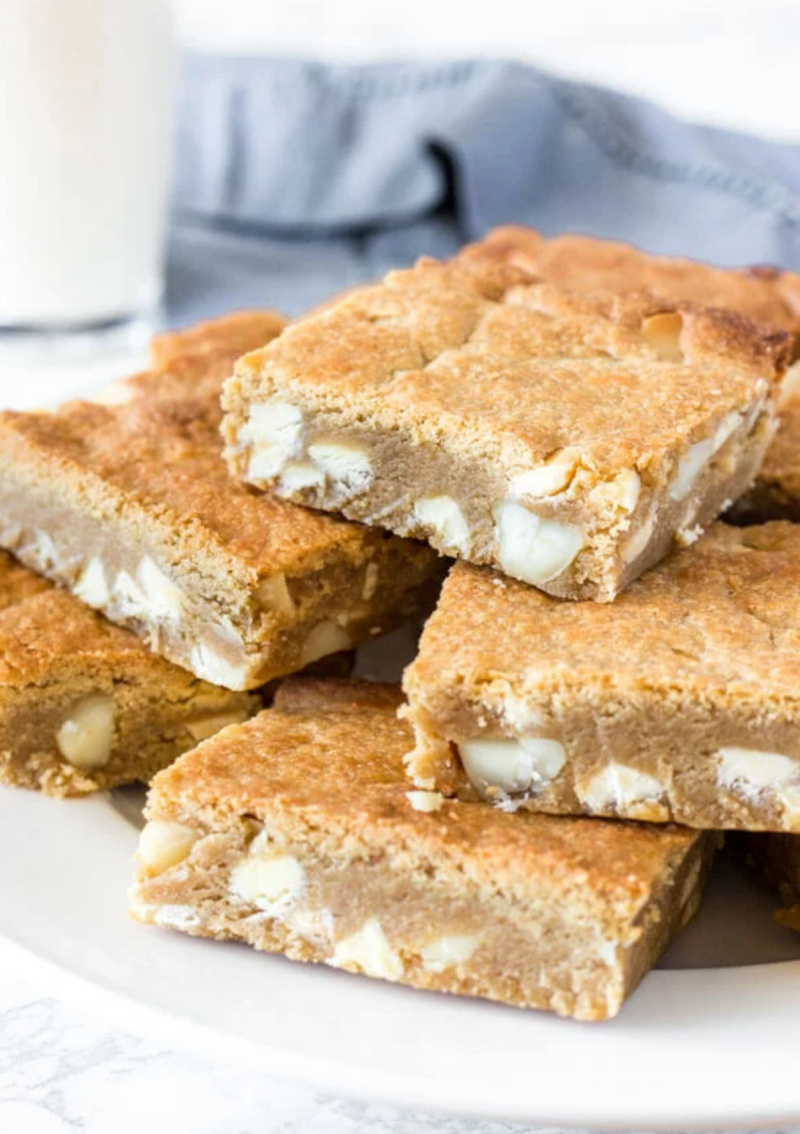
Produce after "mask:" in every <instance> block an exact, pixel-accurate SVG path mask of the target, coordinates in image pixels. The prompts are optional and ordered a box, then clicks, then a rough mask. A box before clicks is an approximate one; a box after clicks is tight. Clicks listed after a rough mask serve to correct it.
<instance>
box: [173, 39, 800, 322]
mask: <svg viewBox="0 0 800 1134" xmlns="http://www.w3.org/2000/svg"><path fill="white" fill-rule="evenodd" d="M505 223H522V224H528V225H531V226H533V227H535V228H539V229H541V230H542V231H543V232H545V233H547V234H553V233H556V232H561V231H565V230H572V231H579V232H586V233H590V234H593V235H595V236H602V237H616V238H619V239H623V240H629V241H632V242H633V243H635V244H638V245H640V246H641V247H643V248H646V249H648V250H650V251H653V252H664V253H674V254H682V255H688V256H692V257H695V258H698V259H705V260H709V261H712V262H716V263H719V264H725V265H735V264H747V263H764V262H769V263H778V264H781V265H783V266H785V267H790V268H795V269H800V145H781V144H777V143H773V142H767V141H763V140H761V139H758V138H754V137H747V136H745V135H741V134H736V133H733V132H729V131H724V130H718V129H712V128H709V127H704V126H696V125H690V124H688V123H685V122H681V121H679V120H677V119H675V118H674V117H671V116H670V115H669V114H666V113H664V112H663V111H661V110H659V109H658V108H657V107H655V106H653V105H651V104H650V103H648V102H644V101H641V100H638V99H633V98H629V97H627V96H624V95H621V94H617V93H614V92H612V91H608V90H602V89H600V88H597V87H592V86H588V85H585V84H581V83H573V82H569V81H566V80H564V79H560V78H555V77H553V76H551V75H547V74H544V73H543V72H541V71H538V70H536V69H535V68H533V67H529V66H525V65H522V64H520V63H513V62H500V61H490V60H484V61H471V62H461V63H446V64H432V63H381V64H375V65H358V66H345V65H326V64H320V63H313V62H307V61H301V60H288V59H269V58H251V57H247V58H232V57H229V56H226V57H221V56H220V57H216V56H196V55H190V56H187V57H186V58H185V59H184V61H183V67H182V75H181V83H180V91H179V105H178V131H177V154H176V169H175V187H174V199H173V219H172V227H171V233H170V250H169V260H168V276H167V318H168V322H169V323H170V324H171V325H181V324H185V323H189V322H192V321H194V320H196V319H200V318H205V317H208V316H211V315H215V314H218V313H220V312H222V311H225V310H229V309H231V308H235V307H242V306H259V305H267V306H273V307H277V308H280V309H281V310H283V311H285V312H287V313H288V314H295V313H298V312H300V311H302V310H304V309H305V308H307V307H310V306H312V305H313V304H315V303H318V302H319V301H320V300H322V299H324V298H326V297H327V296H328V295H330V294H331V293H333V292H334V291H337V290H341V289H343V288H345V287H349V286H352V285H353V284H355V283H359V282H362V281H365V280H369V279H374V278H376V277H377V276H379V275H381V274H382V273H383V272H384V271H386V270H387V269H388V268H389V267H393V266H400V265H403V264H409V263H411V262H413V261H414V260H415V259H416V257H417V256H419V255H422V254H423V253H427V254H430V255H435V256H442V255H448V254H450V253H451V252H453V251H454V250H455V249H456V248H457V247H459V245H461V244H462V243H464V242H465V241H467V240H474V239H476V238H478V237H480V236H481V235H482V234H483V233H484V232H485V231H486V230H487V229H489V228H491V227H492V226H493V225H497V224H505Z"/></svg>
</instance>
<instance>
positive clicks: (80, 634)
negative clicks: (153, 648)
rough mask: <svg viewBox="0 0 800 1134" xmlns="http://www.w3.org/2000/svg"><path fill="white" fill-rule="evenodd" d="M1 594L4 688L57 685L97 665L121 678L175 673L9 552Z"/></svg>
mask: <svg viewBox="0 0 800 1134" xmlns="http://www.w3.org/2000/svg"><path fill="white" fill-rule="evenodd" d="M0 593H2V609H0V685H18V684H20V683H21V684H38V683H40V682H43V681H49V682H52V681H54V680H56V679H58V678H59V677H60V676H64V675H69V674H70V673H76V672H80V671H82V670H86V669H91V668H92V667H93V665H94V664H96V663H100V664H102V665H111V666H117V667H119V669H120V672H121V673H126V672H127V673H130V672H131V671H133V670H144V671H151V672H152V673H153V674H159V675H160V676H162V677H163V679H164V680H167V679H168V678H169V677H170V675H171V673H172V672H173V670H174V667H173V666H171V665H170V664H169V662H165V661H163V660H162V659H161V658H156V657H155V656H154V655H153V654H151V653H150V652H149V650H147V649H146V647H145V646H144V645H143V644H142V643H141V642H140V641H139V639H138V638H136V637H135V636H134V635H133V634H131V633H129V632H128V631H127V630H123V629H121V628H120V627H119V626H114V625H113V624H112V623H110V622H107V621H106V620H105V619H104V618H101V617H100V615H98V614H95V612H94V611H93V610H90V609H89V607H87V606H84V605H83V603H81V602H78V600H77V599H76V598H74V597H73V596H72V595H70V594H67V593H66V592H65V591H61V590H58V589H57V588H55V587H53V586H52V584H50V583H48V582H47V580H46V579H43V578H41V576H39V575H35V574H34V573H33V572H32V571H28V570H27V568H25V567H23V566H22V565H21V564H19V563H17V562H16V561H15V560H14V559H13V558H12V557H11V556H10V555H9V554H8V553H7V552H5V551H2V552H0ZM176 672H180V671H176Z"/></svg>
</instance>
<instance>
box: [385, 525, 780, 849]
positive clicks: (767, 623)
mask: <svg viewBox="0 0 800 1134" xmlns="http://www.w3.org/2000/svg"><path fill="white" fill-rule="evenodd" d="M799 608H800V527H798V526H797V525H793V524H789V523H785V522H776V523H773V524H767V525H764V526H756V527H750V528H734V527H730V526H728V525H726V524H722V523H720V524H716V525H714V527H712V529H711V530H710V532H709V533H708V534H707V535H706V536H705V537H703V538H701V539H700V540H699V541H698V542H697V543H695V544H693V545H691V546H690V547H688V548H686V549H684V550H682V551H680V552H678V553H675V554H673V555H672V556H670V557H668V558H667V559H666V560H664V561H663V562H662V563H661V564H659V566H658V567H656V568H655V569H653V570H652V571H650V572H647V573H646V574H644V575H643V576H642V577H641V578H640V579H638V580H637V581H636V582H635V583H633V584H632V585H631V587H630V588H629V589H628V590H627V591H626V592H625V593H624V594H623V595H621V596H620V597H619V598H618V599H617V600H616V602H614V603H613V604H611V605H604V606H598V605H596V604H589V603H580V604H568V603H561V602H557V601H554V600H553V599H552V598H548V597H547V596H545V595H542V594H539V593H538V592H536V591H534V590H532V589H531V588H527V587H524V586H523V585H521V584H518V583H515V582H514V581H512V580H510V579H504V578H502V577H500V576H499V575H497V574H495V573H492V572H490V571H486V570H480V569H477V568H474V567H467V566H465V565H462V564H457V565H456V566H455V567H454V568H453V570H452V571H451V573H450V576H449V577H448V579H447V581H446V582H445V585H444V588H443V591H442V595H441V599H440V602H439V605H438V607H437V609H436V611H435V613H434V614H433V616H432V617H431V618H430V619H429V621H428V622H427V624H426V627H425V630H424V632H423V635H422V639H421V642H420V648H419V653H418V655H417V658H416V659H415V661H414V662H412V664H411V665H410V666H409V667H408V668H407V669H406V672H405V674H404V681H403V683H404V688H405V691H406V695H407V697H408V700H409V705H408V708H407V709H406V710H405V712H406V713H407V715H408V718H409V720H410V721H411V722H412V723H413V725H414V729H415V734H416V743H415V748H414V752H413V754H412V755H411V756H410V757H409V761H408V766H409V771H410V774H411V777H412V779H413V780H414V781H415V782H416V783H418V784H419V785H420V786H425V787H434V788H436V789H438V790H440V791H445V792H447V793H452V794H458V795H459V796H461V797H462V798H468V799H474V798H476V797H482V798H486V799H490V800H493V801H494V802H495V803H497V804H499V805H502V806H510V807H513V808H517V807H523V808H529V809H531V810H536V811H545V812H548V813H550V814H572V815H574V814H587V815H593V816H605V817H611V816H618V817H620V818H626V819H646V820H651V821H655V822H666V821H674V822H678V823H682V824H685V825H686V826H689V827H695V828H699V829H711V830H715V829H742V830H751V831H759V830H767V831H800V797H798V795H797V791H798V785H800V695H798V687H797V672H798V666H799V665H800V618H799V617H798V609H799ZM497 741H501V742H502V743H501V744H499V745H497V744H496V742H497ZM486 742H492V743H489V744H488V747H487V744H486ZM553 746H554V747H553ZM476 761H477V763H476ZM503 761H505V763H504V762H503ZM508 761H516V763H512V764H509V763H508ZM520 761H522V763H519V762H520ZM525 761H527V763H526V762H525ZM509 768H511V769H512V770H511V771H509ZM526 768H527V769H528V771H527V772H526V771H524V769H526Z"/></svg>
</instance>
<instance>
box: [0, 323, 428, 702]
mask: <svg viewBox="0 0 800 1134" xmlns="http://www.w3.org/2000/svg"><path fill="white" fill-rule="evenodd" d="M281 325H282V323H281V321H280V320H279V319H278V318H277V317H276V316H274V315H270V314H261V315H259V314H258V313H250V314H248V315H246V316H239V317H233V318H229V319H223V320H219V321H217V322H215V323H213V324H206V325H204V326H203V328H201V329H199V330H195V331H190V332H184V333H183V335H181V336H178V337H177V338H175V337H170V338H167V339H162V340H160V341H159V342H157V344H156V348H155V353H156V357H157V358H158V359H159V361H160V362H161V363H162V366H161V368H160V369H156V370H154V371H153V372H151V373H147V374H144V375H139V376H136V377H134V378H132V379H130V380H128V381H126V382H123V383H120V384H118V385H117V387H116V389H115V391H114V393H113V396H112V397H110V398H108V399H107V403H108V402H112V403H115V404H107V403H106V404H92V403H88V402H72V403H69V404H67V405H65V406H63V407H61V408H60V409H59V410H57V411H56V412H55V413H50V414H48V413H29V414H18V413H17V414H15V413H5V414H2V415H0V545H2V546H3V547H6V548H8V549H10V550H12V551H13V552H14V553H15V554H16V555H17V556H18V557H19V558H20V559H21V560H23V561H24V562H25V563H26V564H27V565H28V566H30V567H32V568H34V569H35V570H37V571H39V572H41V573H42V574H45V575H47V576H48V577H50V578H51V579H54V580H55V581H57V582H59V583H61V584H62V585H63V586H66V587H68V588H70V589H71V590H72V591H73V592H74V593H75V594H76V595H77V596H78V597H79V598H80V599H82V600H83V601H84V602H85V603H87V604H88V605H90V606H92V607H94V608H95V609H97V610H100V611H102V612H103V613H104V614H106V615H107V616H108V617H109V618H111V619H112V620H114V621H116V622H119V623H121V624H123V625H125V626H128V627H130V628H131V629H133V630H134V631H136V632H137V633H138V634H140V635H141V636H142V638H143V639H144V640H145V641H146V642H147V644H148V645H149V646H150V647H151V648H152V649H153V650H155V651H156V652H158V653H161V654H163V655H164V656H165V657H167V658H168V659H170V660H171V661H173V662H176V663H178V664H179V665H182V666H185V667H186V668H187V669H189V670H191V671H192V672H193V673H194V674H195V675H196V676H198V677H201V678H204V679H206V680H208V681H211V682H213V683H214V684H216V685H223V686H226V687H227V688H230V689H245V688H253V687H255V686H258V685H261V684H263V683H264V682H266V681H268V680H270V679H271V678H273V677H275V676H279V675H283V674H286V673H289V672H292V671H293V670H297V669H300V668H302V667H304V666H306V665H307V664H309V663H310V662H313V661H314V660H316V659H317V658H320V657H323V656H326V655H328V654H332V653H337V652H339V651H341V650H346V649H349V648H351V647H352V646H354V645H356V644H358V643H359V642H361V641H364V640H366V639H368V638H370V637H371V636H372V635H375V634H378V633H381V632H382V631H384V630H387V629H390V628H392V627H393V626H395V625H396V624H398V623H400V622H402V621H404V620H405V619H407V618H409V617H414V616H417V615H419V614H421V613H424V612H425V611H426V610H427V609H428V608H429V605H430V604H431V602H432V599H433V597H434V594H435V583H436V581H437V577H438V575H439V574H440V572H441V568H440V565H439V563H438V562H437V559H436V556H435V554H434V553H433V552H432V551H431V549H430V548H428V547H427V546H425V545H424V544H422V543H414V542H411V541H408V540H401V539H399V538H396V537H389V538H387V536H386V535H385V534H384V533H383V532H379V531H375V530H372V529H368V528H365V527H361V526H359V525H356V524H350V523H346V522H344V521H342V520H340V519H335V518H332V517H329V516H323V515H319V514H314V513H311V512H308V511H306V510H305V509H302V508H297V507H295V506H294V505H291V504H287V503H285V502H284V501H281V500H276V499H274V498H272V497H271V496H267V495H258V496H256V495H255V494H253V493H251V492H250V491H248V490H247V489H246V488H245V487H243V486H242V485H240V484H237V483H235V482H233V481H232V480H231V479H230V478H229V476H228V474H227V470H226V468H225V464H224V461H223V459H222V453H221V447H222V443H221V438H220V434H219V421H220V416H221V411H220V407H219V393H220V387H221V384H222V380H223V377H224V375H225V374H227V373H229V372H230V368H231V366H232V365H233V361H234V359H235V357H236V356H237V355H238V354H239V353H241V351H242V350H243V349H244V347H245V345H246V344H248V345H249V346H251V347H252V346H255V345H256V344H257V343H263V342H264V341H265V339H266V338H267V337H269V334H275V333H277V332H278V330H279V329H280V327H281Z"/></svg>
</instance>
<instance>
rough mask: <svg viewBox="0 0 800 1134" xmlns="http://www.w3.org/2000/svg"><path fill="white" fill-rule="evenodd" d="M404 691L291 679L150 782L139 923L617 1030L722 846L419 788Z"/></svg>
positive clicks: (136, 895) (135, 907)
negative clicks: (409, 766) (410, 770)
mask: <svg viewBox="0 0 800 1134" xmlns="http://www.w3.org/2000/svg"><path fill="white" fill-rule="evenodd" d="M399 703H400V695H399V691H398V690H396V689H390V688H387V687H376V686H369V685H366V684H365V683H351V682H324V681H320V680H316V681H311V682H310V683H309V681H308V680H307V679H300V678H298V679H294V680H293V681H292V682H290V683H289V685H288V688H287V690H285V691H284V692H283V693H282V692H281V691H280V690H279V692H278V696H277V699H276V706H275V707H274V708H273V709H270V710H267V711H264V712H262V713H261V714H259V715H258V716H257V717H254V718H253V719H252V720H251V721H250V722H248V723H247V724H245V725H242V726H235V727H232V728H228V729H225V730H224V731H223V732H222V733H220V734H219V735H218V737H216V738H213V739H211V740H210V741H206V742H205V743H203V744H201V745H199V746H198V747H197V748H196V749H195V750H194V751H193V752H191V753H190V754H188V755H187V756H185V757H183V758H182V759H181V760H179V761H178V762H177V763H176V764H175V765H173V767H172V768H171V769H168V770H167V771H165V772H163V773H161V774H160V775H159V776H157V777H156V778H155V780H154V782H153V784H152V787H151V791H150V795H149V799H148V804H147V811H146V815H147V820H148V822H147V825H146V826H145V828H144V830H143V832H142V835H141V839H140V844H139V853H138V868H137V879H136V883H135V885H134V887H133V890H132V894H131V911H132V913H133V915H134V917H136V918H138V919H139V920H140V921H144V922H150V923H153V924H155V925H160V926H167V927H171V928H174V929H179V930H181V931H182V932H184V933H189V934H195V935H198V936H203V937H216V938H219V939H222V940H235V941H244V942H246V943H247V944H249V945H252V946H255V948H257V949H262V950H266V951H268V952H273V953H284V954H286V956H288V957H291V958H292V959H294V960H300V961H317V962H322V963H324V964H327V965H332V966H334V967H335V968H341V969H347V970H349V971H351V972H356V973H363V974H365V975H367V976H371V977H379V978H382V979H384V980H390V981H398V982H400V983H403V984H408V985H412V986H414V987H416V988H426V989H438V990H440V991H444V992H454V993H460V994H462V995H469V996H482V997H488V998H490V999H492V1000H499V1001H502V1002H504V1003H507V1004H516V1005H520V1006H524V1007H530V1008H543V1009H548V1010H550V1011H553V1012H557V1013H559V1014H561V1015H565V1016H575V1017H577V1018H578V1019H583V1020H601V1019H606V1018H607V1017H609V1016H613V1015H614V1014H615V1013H616V1012H617V1011H618V1010H619V1008H620V1006H621V1004H622V1002H623V1001H624V1000H625V998H626V997H627V996H628V995H629V994H630V992H631V991H632V990H633V988H634V987H635V986H636V984H637V983H638V982H639V980H640V979H641V978H642V977H643V976H644V974H645V973H646V972H647V970H648V969H649V968H650V967H651V965H652V964H653V963H654V962H655V961H656V959H657V958H658V956H659V955H660V954H661V952H662V951H663V950H664V949H665V947H666V946H667V944H668V942H669V941H670V940H671V938H672V937H673V936H674V935H675V934H676V933H677V932H678V931H679V930H680V929H681V927H682V926H683V925H684V924H685V923H686V922H687V921H688V920H689V919H690V918H691V916H692V915H693V913H694V912H695V910H696V908H697V905H698V903H699V899H700V893H701V888H702V883H703V879H704V877H705V873H706V866H707V864H708V861H709V860H710V856H711V854H712V852H713V847H714V839H713V837H712V836H705V835H699V836H698V835H697V834H696V833H693V832H689V831H687V830H683V829H679V828H675V827H647V826H640V825H636V824H621V823H607V822H597V821H593V820H586V819H557V818H553V817H551V816H542V815H532V814H526V815H517V816H512V815H506V814H504V813H503V812H500V811H495V810H493V809H492V808H489V807H484V806H481V805H476V804H469V803H460V802H458V801H455V800H444V799H443V798H442V797H441V796H437V795H435V794H434V793H429V792H416V791H411V790H409V784H408V782H407V780H406V779H405V774H404V770H403V755H404V753H405V752H406V751H407V749H408V746H409V742H410V732H409V729H408V726H407V725H405V724H404V723H403V722H402V721H399V720H398V719H397V715H396V713H397V707H398V705H399Z"/></svg>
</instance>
